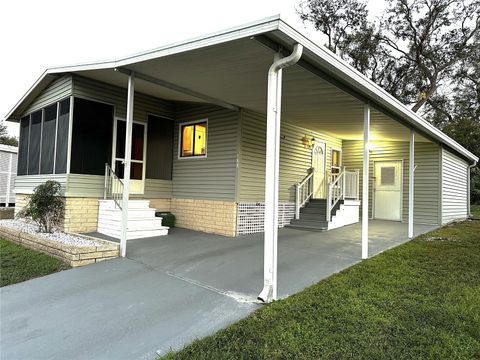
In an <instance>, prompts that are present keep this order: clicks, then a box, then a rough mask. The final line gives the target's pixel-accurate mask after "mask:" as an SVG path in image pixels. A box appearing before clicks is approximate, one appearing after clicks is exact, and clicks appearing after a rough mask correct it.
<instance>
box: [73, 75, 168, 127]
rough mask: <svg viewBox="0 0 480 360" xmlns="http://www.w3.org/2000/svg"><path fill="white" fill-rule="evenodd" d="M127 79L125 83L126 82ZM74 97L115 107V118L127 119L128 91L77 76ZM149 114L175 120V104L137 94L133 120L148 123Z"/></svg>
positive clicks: (74, 79) (75, 77) (74, 82)
mask: <svg viewBox="0 0 480 360" xmlns="http://www.w3.org/2000/svg"><path fill="white" fill-rule="evenodd" d="M126 81H127V80H126V78H125V82H126ZM73 95H74V96H78V97H81V98H83V99H88V100H92V101H100V102H104V103H107V104H110V105H113V106H114V107H115V116H116V117H119V118H122V119H125V117H126V113H127V89H124V88H119V87H116V86H113V85H109V84H106V83H102V82H98V81H94V80H91V79H87V78H84V77H80V76H77V75H75V76H74V78H73ZM149 114H153V115H158V116H164V117H167V118H173V114H174V109H173V104H172V103H171V102H169V101H166V100H162V99H158V98H155V97H152V96H148V95H144V94H141V93H137V92H136V93H135V97H134V107H133V119H134V120H135V121H142V122H147V117H148V115H149Z"/></svg>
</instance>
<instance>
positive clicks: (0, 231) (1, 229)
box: [0, 226, 120, 267]
mask: <svg viewBox="0 0 480 360" xmlns="http://www.w3.org/2000/svg"><path fill="white" fill-rule="evenodd" d="M81 236H82V237H85V238H88V237H86V236H83V235H81ZM0 237H1V238H4V239H6V240H9V241H11V242H14V243H17V244H20V245H22V246H25V247H27V248H29V249H32V250H37V251H40V252H42V253H44V254H47V255H50V256H53V257H55V258H57V259H60V260H61V261H63V262H64V263H66V264H67V265H70V266H71V267H78V266H84V265H88V264H93V263H97V262H100V261H104V260H109V259H114V258H116V257H118V256H119V248H120V246H119V245H118V244H115V243H113V242H110V241H104V240H100V239H95V241H96V242H101V243H102V245H100V246H99V245H97V246H81V247H77V246H71V245H66V244H64V243H60V242H58V241H53V240H48V239H45V238H43V237H41V236H40V235H34V234H30V233H27V232H22V231H18V230H15V229H11V228H8V227H5V226H0Z"/></svg>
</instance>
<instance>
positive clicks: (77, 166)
mask: <svg viewBox="0 0 480 360" xmlns="http://www.w3.org/2000/svg"><path fill="white" fill-rule="evenodd" d="M112 137H113V106H111V105H106V104H103V103H99V102H96V101H90V100H84V99H80V98H75V99H74V106H73V123H72V150H71V160H70V172H71V173H73V174H88V175H103V174H105V163H109V164H110V163H111V162H112Z"/></svg>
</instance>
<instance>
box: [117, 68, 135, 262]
mask: <svg viewBox="0 0 480 360" xmlns="http://www.w3.org/2000/svg"><path fill="white" fill-rule="evenodd" d="M134 94H135V76H134V74H133V73H131V74H130V75H129V76H128V95H127V119H126V120H127V124H126V136H125V160H124V175H123V194H122V195H123V196H122V232H121V236H120V255H121V256H122V257H125V256H126V254H127V222H128V221H127V220H128V200H129V190H130V189H129V188H130V164H131V158H132V127H133V103H134Z"/></svg>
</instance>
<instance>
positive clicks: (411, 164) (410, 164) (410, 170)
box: [408, 129, 415, 239]
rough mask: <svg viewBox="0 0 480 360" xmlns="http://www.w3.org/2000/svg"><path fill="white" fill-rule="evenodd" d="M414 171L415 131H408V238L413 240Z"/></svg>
mask: <svg viewBox="0 0 480 360" xmlns="http://www.w3.org/2000/svg"><path fill="white" fill-rule="evenodd" d="M414 171H415V131H414V130H413V129H410V155H409V159H408V237H409V238H410V239H411V238H413V197H414V196H413V195H414Z"/></svg>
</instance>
